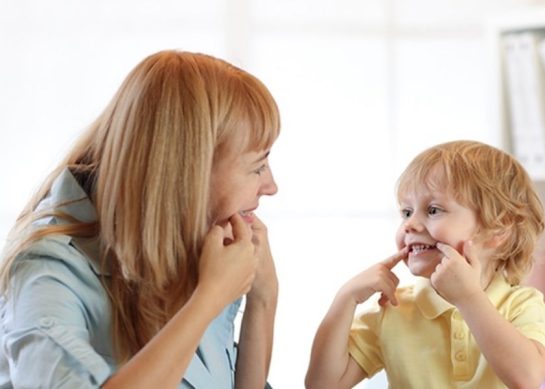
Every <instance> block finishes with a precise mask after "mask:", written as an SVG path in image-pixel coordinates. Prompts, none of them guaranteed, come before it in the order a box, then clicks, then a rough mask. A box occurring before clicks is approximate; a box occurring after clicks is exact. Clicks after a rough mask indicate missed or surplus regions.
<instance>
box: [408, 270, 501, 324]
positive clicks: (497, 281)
mask: <svg viewBox="0 0 545 389" xmlns="http://www.w3.org/2000/svg"><path fill="white" fill-rule="evenodd" d="M510 289H511V285H510V284H509V283H508V282H507V280H506V279H505V277H504V276H503V274H502V273H501V272H497V273H496V274H495V275H494V277H493V278H492V281H490V284H489V285H488V287H487V288H486V290H485V292H486V295H487V296H488V298H489V299H490V301H491V303H492V304H493V305H494V306H495V307H498V306H499V305H500V303H501V302H502V301H503V300H504V299H505V297H506V296H507V294H508V293H509V291H510ZM414 293H415V303H416V306H417V307H418V309H419V310H420V312H421V313H422V315H423V316H424V317H425V318H426V319H429V320H432V319H435V318H437V317H439V316H441V315H442V314H443V313H445V312H447V311H449V310H453V309H456V307H455V306H454V305H452V304H450V303H449V302H448V301H446V300H445V299H443V298H442V297H441V296H439V294H438V293H437V292H436V291H435V289H433V287H432V286H431V282H430V280H429V279H427V278H422V277H418V278H417V280H416V283H415V287H414Z"/></svg>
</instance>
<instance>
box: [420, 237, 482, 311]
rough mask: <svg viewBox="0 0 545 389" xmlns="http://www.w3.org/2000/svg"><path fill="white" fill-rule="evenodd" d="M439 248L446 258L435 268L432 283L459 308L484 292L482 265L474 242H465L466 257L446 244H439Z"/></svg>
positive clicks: (446, 298) (445, 297)
mask: <svg viewBox="0 0 545 389" xmlns="http://www.w3.org/2000/svg"><path fill="white" fill-rule="evenodd" d="M437 248H438V249H439V250H440V251H441V252H442V253H443V254H444V255H445V256H444V257H443V259H442V260H441V263H439V264H438V265H437V267H436V268H435V271H434V272H433V274H432V275H431V277H430V281H431V284H432V286H433V287H434V289H435V290H436V291H437V292H438V293H439V294H440V295H441V296H442V297H443V298H444V299H445V300H447V301H448V302H449V303H451V304H453V305H456V306H457V305H458V304H459V303H461V302H463V301H467V299H468V298H470V297H471V296H472V295H473V294H475V293H478V292H482V290H483V288H482V286H481V263H480V261H479V259H478V258H477V256H476V252H475V247H474V245H473V242H471V241H467V242H464V247H463V254H464V255H461V254H460V253H459V252H458V251H456V249H454V248H453V247H452V246H449V245H447V244H444V243H437Z"/></svg>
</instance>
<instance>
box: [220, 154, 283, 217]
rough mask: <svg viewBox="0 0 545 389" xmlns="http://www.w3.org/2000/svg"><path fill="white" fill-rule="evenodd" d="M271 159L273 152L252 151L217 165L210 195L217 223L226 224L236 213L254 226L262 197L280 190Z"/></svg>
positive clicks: (228, 158)
mask: <svg viewBox="0 0 545 389" xmlns="http://www.w3.org/2000/svg"><path fill="white" fill-rule="evenodd" d="M268 157H269V150H264V151H259V152H258V151H248V152H243V153H239V154H237V155H234V156H230V157H226V158H219V159H218V160H217V161H216V162H215V164H214V167H213V168H212V176H211V192H210V196H211V207H212V212H211V216H212V222H213V223H214V224H220V225H225V224H226V223H227V221H228V220H229V218H230V217H231V216H233V215H234V214H235V213H239V214H240V215H241V216H242V218H243V219H244V220H245V221H246V223H248V224H252V223H253V221H254V214H253V212H254V211H255V210H256V209H257V207H258V206H259V198H260V197H261V196H263V195H267V196H272V195H274V194H275V193H276V192H277V190H278V188H277V186H276V183H275V182H274V178H273V176H272V172H271V169H270V167H269V161H268Z"/></svg>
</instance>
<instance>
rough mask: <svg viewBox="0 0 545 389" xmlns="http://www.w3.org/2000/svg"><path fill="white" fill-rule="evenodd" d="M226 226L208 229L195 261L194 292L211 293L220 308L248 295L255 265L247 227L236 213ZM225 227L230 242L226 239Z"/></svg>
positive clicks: (255, 259) (257, 262)
mask: <svg viewBox="0 0 545 389" xmlns="http://www.w3.org/2000/svg"><path fill="white" fill-rule="evenodd" d="M229 224H230V226H225V227H221V226H218V225H216V226H214V227H212V228H211V229H210V231H209V232H208V234H207V235H206V237H205V240H204V245H203V250H202V254H201V258H200V262H199V282H198V286H197V289H198V290H207V291H208V292H212V293H213V297H214V300H213V301H216V302H218V304H220V305H221V306H220V307H219V308H220V309H221V308H223V307H225V306H226V305H227V304H230V303H231V302H233V301H234V300H236V299H237V298H239V297H240V296H242V295H244V294H245V293H248V291H249V290H250V289H251V287H252V284H253V282H254V279H255V278H256V270H257V267H258V264H259V261H258V256H257V255H256V247H255V246H254V243H253V242H252V231H251V229H250V227H249V226H248V225H247V224H246V223H245V222H244V220H243V219H242V217H241V216H240V215H239V214H234V215H233V216H232V217H231V218H230V219H229ZM229 227H231V229H232V239H230V238H229V239H228V235H229V234H228V232H229Z"/></svg>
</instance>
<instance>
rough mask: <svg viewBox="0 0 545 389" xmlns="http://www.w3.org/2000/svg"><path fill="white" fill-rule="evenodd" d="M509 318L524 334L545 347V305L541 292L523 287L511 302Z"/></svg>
mask: <svg viewBox="0 0 545 389" xmlns="http://www.w3.org/2000/svg"><path fill="white" fill-rule="evenodd" d="M509 316H510V318H509V321H511V323H513V325H514V326H515V327H517V328H518V330H519V331H520V332H521V333H522V334H524V335H525V336H526V337H527V338H529V339H533V340H535V341H537V342H539V343H541V344H542V345H543V346H545V303H544V302H543V295H542V294H541V292H539V291H538V290H536V289H534V288H530V287H521V288H520V289H519V290H518V293H516V294H514V296H513V298H512V300H511V301H510V304H509Z"/></svg>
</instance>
